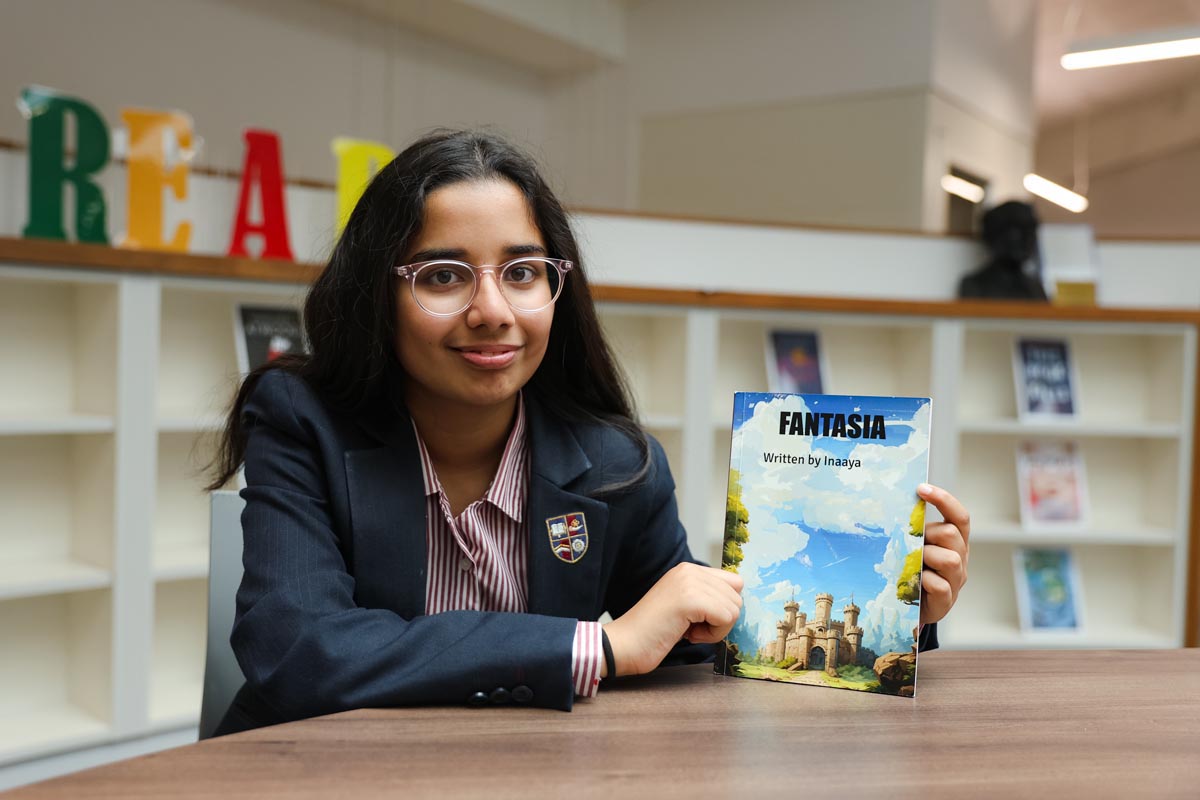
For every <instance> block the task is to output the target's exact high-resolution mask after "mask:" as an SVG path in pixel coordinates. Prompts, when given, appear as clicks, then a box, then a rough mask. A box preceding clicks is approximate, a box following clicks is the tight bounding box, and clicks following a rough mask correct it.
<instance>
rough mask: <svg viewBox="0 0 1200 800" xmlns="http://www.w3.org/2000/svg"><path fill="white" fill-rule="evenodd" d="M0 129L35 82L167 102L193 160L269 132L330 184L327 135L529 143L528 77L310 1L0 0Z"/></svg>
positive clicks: (124, 101)
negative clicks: (476, 134)
mask: <svg viewBox="0 0 1200 800" xmlns="http://www.w3.org/2000/svg"><path fill="white" fill-rule="evenodd" d="M0 15H2V16H3V24H0V76H3V78H4V81H3V83H4V85H3V87H2V88H3V91H4V92H6V93H7V96H8V98H9V100H8V101H7V102H5V103H3V104H0V109H4V110H0V137H2V138H7V139H12V140H17V141H22V142H23V141H25V140H26V138H27V129H26V121H25V120H24V119H23V118H22V117H21V116H20V115H19V114H18V113H17V111H16V108H15V107H14V104H13V101H15V100H16V97H17V93H18V92H19V90H20V87H21V86H24V85H27V84H32V83H37V84H42V85H47V86H52V87H54V88H57V89H60V90H62V91H65V92H68V93H71V94H75V95H77V96H79V97H81V98H83V99H85V100H87V101H89V102H91V103H92V104H93V105H95V106H96V107H97V108H98V109H99V110H100V112H101V113H102V114H103V115H104V116H105V118H106V119H107V120H108V122H109V124H110V126H116V125H117V124H118V123H119V116H118V114H119V110H120V108H122V107H126V106H140V107H150V108H178V109H182V110H184V111H187V112H188V113H190V114H191V115H192V117H193V118H194V120H195V128H196V132H197V133H198V134H199V135H200V136H202V137H204V141H205V148H204V152H203V153H202V154H201V156H200V162H201V163H202V164H204V165H207V166H213V167H220V168H224V169H240V168H241V165H242V160H243V157H244V150H243V148H244V146H243V143H242V138H241V137H242V131H243V130H244V129H245V128H248V127H265V128H269V129H273V130H276V131H278V132H280V133H281V134H282V137H283V147H284V152H283V158H284V166H285V169H286V171H287V174H288V175H290V176H293V177H304V178H312V179H318V180H324V181H332V180H333V179H334V177H335V174H336V172H335V166H336V165H335V162H334V160H333V155H332V153H331V152H330V142H331V140H332V139H333V138H334V137H335V136H358V137H363V138H367V139H376V140H381V141H385V142H394V143H403V142H406V141H408V140H410V139H412V138H413V137H414V136H415V135H416V134H417V133H419V132H421V131H424V130H426V129H428V128H430V127H432V126H436V125H472V124H483V123H492V124H495V125H497V126H499V127H501V128H502V129H503V130H505V131H506V132H508V133H509V134H510V135H512V136H514V137H517V138H519V139H521V140H523V141H525V142H528V143H532V144H533V145H535V146H540V145H541V143H542V142H544V140H545V138H546V125H547V110H548V98H547V96H546V84H545V80H544V79H543V78H542V77H541V76H540V75H538V74H536V73H534V72H532V71H529V70H524V69H521V68H518V67H514V66H511V65H510V64H508V63H506V62H503V61H500V60H497V59H494V58H489V57H487V56H482V55H476V54H473V53H470V52H467V51H464V50H461V49H457V48H454V47H451V46H448V45H443V44H439V43H438V42H436V41H432V40H430V38H429V37H423V36H418V35H415V34H411V33H408V32H406V31H404V30H402V29H400V28H397V27H390V28H389V27H387V26H382V25H379V24H377V23H374V22H372V21H371V20H370V19H367V18H365V17H360V16H356V15H354V14H352V13H350V12H348V11H344V10H342V9H340V8H336V7H333V6H330V5H326V4H323V3H319V2H315V0H288V2H286V3H278V2H272V0H237V2H234V0H104V2H80V1H79V0H4V3H3V9H2V10H0Z"/></svg>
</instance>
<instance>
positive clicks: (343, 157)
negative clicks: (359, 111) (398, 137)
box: [333, 136, 396, 233]
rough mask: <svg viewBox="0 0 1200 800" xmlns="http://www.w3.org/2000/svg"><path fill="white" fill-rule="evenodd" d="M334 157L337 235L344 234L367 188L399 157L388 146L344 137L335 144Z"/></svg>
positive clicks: (338, 138)
mask: <svg viewBox="0 0 1200 800" xmlns="http://www.w3.org/2000/svg"><path fill="white" fill-rule="evenodd" d="M333 154H334V155H335V156H337V160H338V171H337V232H338V233H341V232H342V229H343V228H345V227H346V220H348V219H350V212H351V211H353V210H354V206H355V205H356V204H357V203H358V198H360V197H362V193H363V190H364V189H366V188H367V184H368V183H370V182H371V179H372V178H374V177H375V173H377V172H379V170H381V169H383V168H384V167H385V166H386V165H387V163H388V162H389V161H391V160H392V159H393V158H395V156H396V154H395V153H394V152H392V148H390V147H388V146H387V145H386V144H380V143H379V142H370V141H367V140H365V139H349V138H346V137H344V136H339V137H337V138H336V139H334V140H333Z"/></svg>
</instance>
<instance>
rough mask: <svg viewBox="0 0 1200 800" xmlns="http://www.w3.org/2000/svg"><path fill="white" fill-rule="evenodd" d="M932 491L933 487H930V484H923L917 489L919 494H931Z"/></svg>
mask: <svg viewBox="0 0 1200 800" xmlns="http://www.w3.org/2000/svg"><path fill="white" fill-rule="evenodd" d="M932 491H933V487H932V486H930V485H929V484H928V483H922V484H921V485H920V486H918V487H917V494H929V493H930V492H932Z"/></svg>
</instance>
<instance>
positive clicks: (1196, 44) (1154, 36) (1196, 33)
mask: <svg viewBox="0 0 1200 800" xmlns="http://www.w3.org/2000/svg"><path fill="white" fill-rule="evenodd" d="M1196 55H1200V28H1195V27H1192V28H1172V29H1169V30H1157V31H1142V32H1141V33H1136V34H1132V35H1126V36H1114V37H1110V38H1106V39H1090V40H1088V41H1085V42H1078V43H1076V44H1073V45H1072V46H1071V50H1070V52H1068V53H1067V54H1066V55H1064V56H1063V57H1062V65H1063V68H1064V69H1091V68H1092V67H1111V66H1113V65H1115V64H1136V63H1139V62H1142V61H1162V60H1163V59H1167V58H1185V57H1187V56H1196Z"/></svg>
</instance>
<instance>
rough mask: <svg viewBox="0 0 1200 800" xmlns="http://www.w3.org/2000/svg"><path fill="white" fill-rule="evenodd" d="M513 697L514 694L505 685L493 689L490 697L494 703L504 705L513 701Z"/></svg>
mask: <svg viewBox="0 0 1200 800" xmlns="http://www.w3.org/2000/svg"><path fill="white" fill-rule="evenodd" d="M511 698H512V695H510V694H509V692H508V689H505V688H504V687H500V688H498V689H493V690H492V695H491V697H490V698H489V699H490V700H491V701H492V703H493V704H494V705H498V706H502V705H505V704H507V703H510V702H512V700H511Z"/></svg>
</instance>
